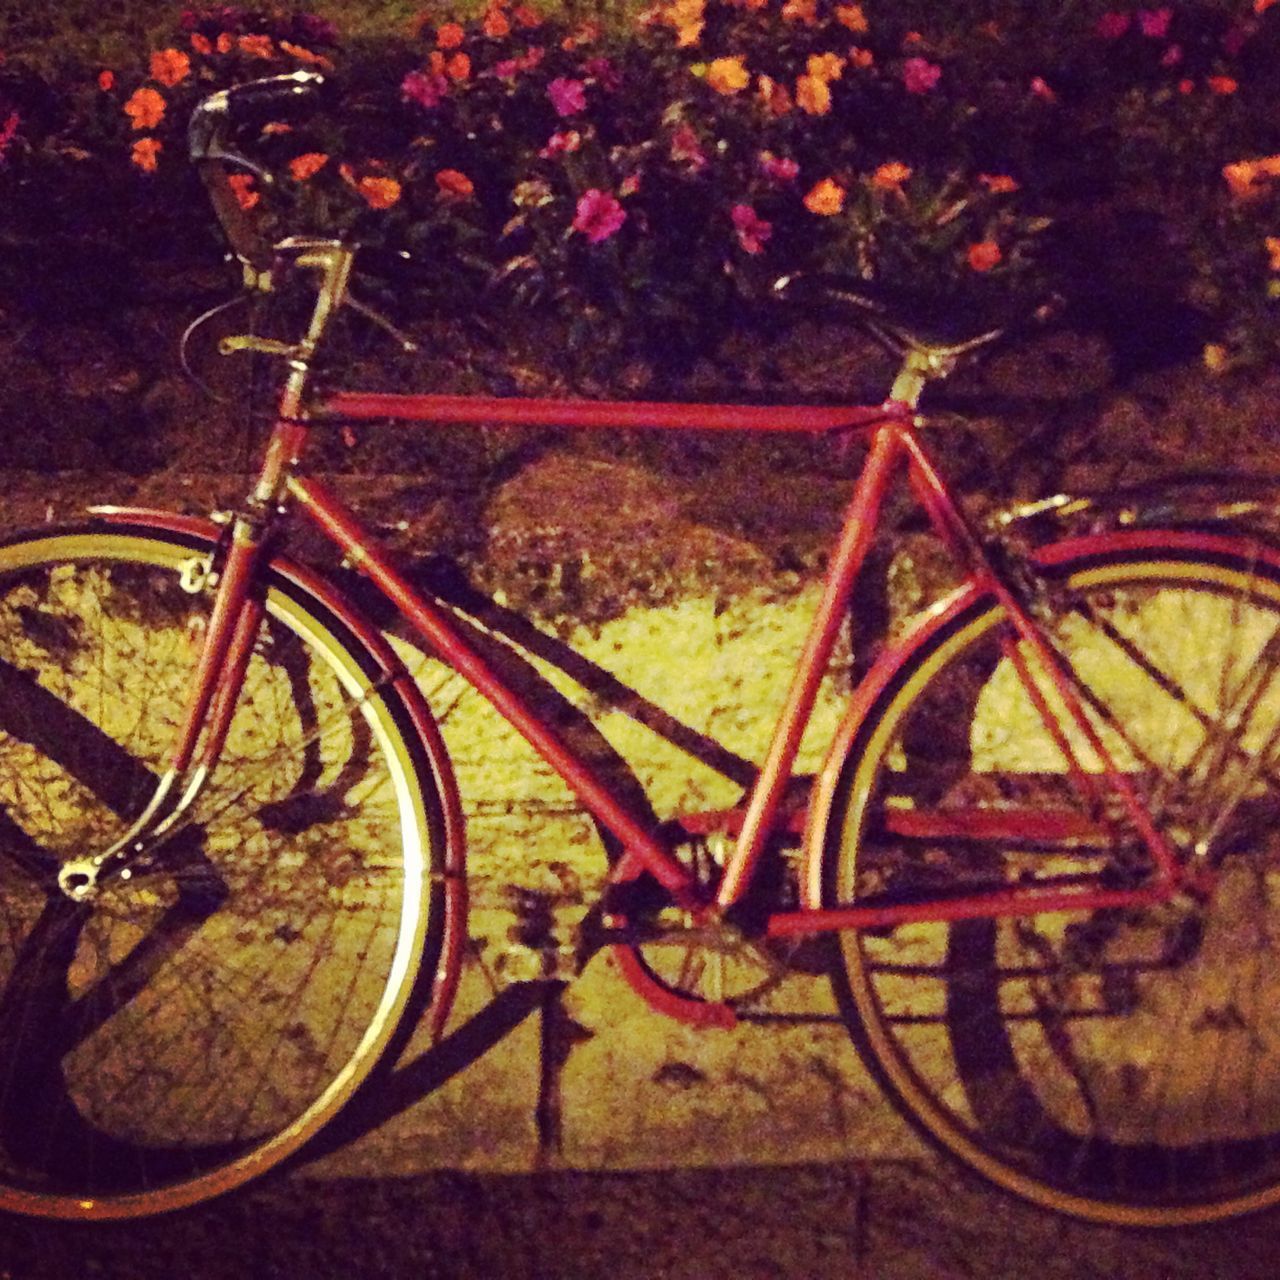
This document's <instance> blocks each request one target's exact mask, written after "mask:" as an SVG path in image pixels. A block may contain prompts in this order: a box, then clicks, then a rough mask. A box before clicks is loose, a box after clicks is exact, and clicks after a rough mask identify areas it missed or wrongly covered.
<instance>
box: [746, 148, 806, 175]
mask: <svg viewBox="0 0 1280 1280" xmlns="http://www.w3.org/2000/svg"><path fill="white" fill-rule="evenodd" d="M756 163H757V164H758V165H759V166H760V172H761V173H762V174H763V175H764V176H765V177H766V178H768V179H769V181H770V182H794V181H795V180H796V178H797V177H798V176H799V174H800V166H799V165H798V164H797V163H796V162H795V161H794V160H792V159H791V158H790V157H789V156H775V155H774V154H773V152H772V151H762V152H761V153H760V154H759V156H758V157H757V158H756Z"/></svg>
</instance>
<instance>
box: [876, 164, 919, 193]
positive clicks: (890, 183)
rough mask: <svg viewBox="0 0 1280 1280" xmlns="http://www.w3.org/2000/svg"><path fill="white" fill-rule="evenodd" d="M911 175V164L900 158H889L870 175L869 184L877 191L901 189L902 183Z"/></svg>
mask: <svg viewBox="0 0 1280 1280" xmlns="http://www.w3.org/2000/svg"><path fill="white" fill-rule="evenodd" d="M910 177H911V166H910V165H907V164H903V163H902V161H901V160H889V161H887V162H886V163H885V164H882V165H881V166H880V167H879V168H878V169H877V170H876V171H875V172H874V173H873V174H872V175H871V185H872V186H873V187H874V188H875V189H876V190H877V191H897V192H901V191H902V184H903V183H904V182H906V180H907V179H908V178H910Z"/></svg>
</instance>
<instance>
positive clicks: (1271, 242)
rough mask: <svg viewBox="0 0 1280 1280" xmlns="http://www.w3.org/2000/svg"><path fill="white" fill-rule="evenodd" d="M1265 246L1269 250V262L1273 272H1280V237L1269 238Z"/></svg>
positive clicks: (1264, 242)
mask: <svg viewBox="0 0 1280 1280" xmlns="http://www.w3.org/2000/svg"><path fill="white" fill-rule="evenodd" d="M1263 244H1264V245H1265V246H1266V249H1267V262H1268V265H1269V266H1270V268H1271V270H1272V271H1280V236H1268V237H1267V238H1266V239H1265V240H1264V241H1263Z"/></svg>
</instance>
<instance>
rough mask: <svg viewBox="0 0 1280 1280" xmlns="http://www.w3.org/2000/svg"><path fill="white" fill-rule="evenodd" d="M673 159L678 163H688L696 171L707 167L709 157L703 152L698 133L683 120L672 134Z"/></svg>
mask: <svg viewBox="0 0 1280 1280" xmlns="http://www.w3.org/2000/svg"><path fill="white" fill-rule="evenodd" d="M671 159H672V160H673V161H674V162H675V163H676V164H687V165H688V166H689V168H690V169H692V170H693V172H694V173H698V172H699V171H700V170H702V169H705V168H706V167H707V157H706V156H705V155H704V154H703V151H702V144H701V143H700V142H699V141H698V135H697V134H696V133H695V132H694V130H693V127H692V126H691V125H688V124H685V123H684V122H683V121H682V122H681V123H680V124H678V125H676V127H675V130H674V131H673V132H672V134H671Z"/></svg>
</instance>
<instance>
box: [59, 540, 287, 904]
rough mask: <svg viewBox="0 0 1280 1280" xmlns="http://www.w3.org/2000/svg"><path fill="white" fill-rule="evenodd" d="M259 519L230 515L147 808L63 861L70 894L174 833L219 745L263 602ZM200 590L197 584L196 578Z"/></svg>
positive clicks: (123, 870) (84, 893) (87, 892)
mask: <svg viewBox="0 0 1280 1280" xmlns="http://www.w3.org/2000/svg"><path fill="white" fill-rule="evenodd" d="M264 541H265V538H264V528H263V521H262V520H260V519H255V518H253V517H250V516H245V515H240V516H237V517H235V519H234V521H233V523H232V526H231V532H230V537H229V540H228V545H227V551H226V556H225V558H224V560H223V562H222V565H221V569H220V574H219V577H218V582H217V587H216V594H215V596H214V602H213V609H212V611H211V613H210V615H209V622H208V626H207V627H206V629H205V633H204V637H203V643H202V645H201V649H200V657H199V659H198V661H197V664H196V669H195V673H194V675H193V677H192V686H191V689H190V692H189V695H188V701H187V706H186V709H185V712H184V715H183V718H182V727H181V729H180V731H179V736H178V738H177V740H176V741H175V743H174V746H173V749H172V752H171V754H170V758H169V761H168V767H167V768H166V770H165V772H164V773H163V774H162V775H161V776H160V778H159V780H158V782H157V784H156V789H155V792H154V793H153V794H152V797H151V799H150V800H149V801H148V803H147V805H146V808H144V809H143V811H142V813H140V814H139V815H138V817H137V818H136V819H135V820H134V821H133V822H132V823H131V824H130V826H129V828H128V830H126V831H125V832H124V834H123V835H121V836H120V837H119V838H118V839H117V840H116V841H115V842H114V843H112V844H111V845H109V846H108V847H107V848H106V849H103V850H100V851H99V852H97V853H95V854H91V855H88V856H85V857H81V858H74V859H71V860H70V861H68V862H66V863H64V864H63V866H62V867H61V868H60V869H59V872H58V886H59V888H60V889H61V890H62V892H63V893H64V894H66V895H67V896H68V897H69V898H72V899H73V900H75V901H86V900H89V899H91V898H93V897H94V895H95V894H96V893H97V891H98V886H99V884H100V882H101V881H102V879H103V878H104V877H106V876H110V875H115V876H119V877H121V878H124V879H128V878H129V876H130V875H131V874H132V871H131V866H130V864H131V863H135V862H137V861H138V860H139V859H140V858H144V857H145V855H146V854H147V853H148V852H149V851H150V850H152V849H154V848H156V846H157V845H158V844H159V843H160V842H161V841H163V840H164V839H165V838H166V837H167V836H169V835H171V834H172V833H173V832H174V831H175V830H176V829H177V827H178V826H179V824H180V823H181V821H182V819H183V817H184V816H185V815H186V814H187V813H189V812H190V811H191V809H192V806H193V805H194V804H195V802H196V800H197V799H198V798H199V796H200V793H201V792H202V791H203V789H204V786H205V782H206V781H207V779H208V777H209V774H210V772H211V771H212V769H213V767H214V765H215V764H216V763H217V760H218V757H219V756H220V755H221V753H222V748H223V745H224V744H225V742H226V739H227V733H228V731H229V729H230V727H231V720H232V717H233V716H234V714H235V709H236V702H237V699H238V698H239V695H240V687H241V684H242V682H243V679H244V674H245V671H246V669H247V668H248V665H249V659H250V658H251V657H252V656H253V647H254V643H255V641H256V639H257V635H258V628H259V627H260V626H261V623H262V615H263V605H262V602H261V601H260V600H258V599H257V598H256V597H254V596H253V595H252V593H251V591H250V584H251V583H252V581H253V576H254V571H255V569H256V567H257V564H258V561H259V558H260V556H261V554H262V548H263V545H264ZM193 585H194V586H195V589H196V590H199V589H200V587H201V584H200V583H198V582H196V583H194V584H193Z"/></svg>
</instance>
